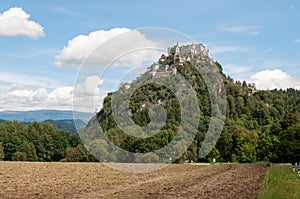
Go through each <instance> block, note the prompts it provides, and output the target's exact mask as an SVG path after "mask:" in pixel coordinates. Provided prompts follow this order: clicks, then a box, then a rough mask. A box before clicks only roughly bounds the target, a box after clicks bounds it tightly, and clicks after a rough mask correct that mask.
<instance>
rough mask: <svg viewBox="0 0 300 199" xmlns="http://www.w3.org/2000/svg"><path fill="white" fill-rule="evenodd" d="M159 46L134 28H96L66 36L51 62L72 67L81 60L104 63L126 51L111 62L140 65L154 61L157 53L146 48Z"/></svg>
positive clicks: (59, 65) (103, 64)
mask: <svg viewBox="0 0 300 199" xmlns="http://www.w3.org/2000/svg"><path fill="white" fill-rule="evenodd" d="M111 38H114V39H111ZM100 45H102V46H101V48H97V47H99V46H100ZM160 47H162V44H161V43H159V42H153V41H151V40H149V39H147V38H146V37H145V36H144V35H143V34H142V33H141V32H139V31H137V30H130V29H128V28H114V29H111V30H108V31H105V30H99V31H95V32H91V33H90V34H89V35H79V36H77V37H75V38H73V39H72V40H70V41H69V42H68V44H67V46H65V47H64V48H63V49H62V50H61V52H60V54H58V55H57V56H55V65H56V66H58V67H76V66H80V65H81V64H82V62H83V61H85V64H91V65H98V66H99V65H100V66H106V65H107V64H109V63H110V62H111V61H112V60H114V59H115V58H117V56H120V55H124V54H126V56H123V57H121V58H120V59H118V61H116V62H115V64H116V65H117V64H121V65H130V66H136V65H138V66H140V65H141V64H143V63H144V62H146V61H156V60H157V59H158V56H159V54H160V53H161V52H159V53H153V51H152V52H150V51H149V50H147V49H148V48H160ZM129 51H130V52H132V51H134V53H129V54H128V52H129ZM87 57H88V59H86V58H87Z"/></svg>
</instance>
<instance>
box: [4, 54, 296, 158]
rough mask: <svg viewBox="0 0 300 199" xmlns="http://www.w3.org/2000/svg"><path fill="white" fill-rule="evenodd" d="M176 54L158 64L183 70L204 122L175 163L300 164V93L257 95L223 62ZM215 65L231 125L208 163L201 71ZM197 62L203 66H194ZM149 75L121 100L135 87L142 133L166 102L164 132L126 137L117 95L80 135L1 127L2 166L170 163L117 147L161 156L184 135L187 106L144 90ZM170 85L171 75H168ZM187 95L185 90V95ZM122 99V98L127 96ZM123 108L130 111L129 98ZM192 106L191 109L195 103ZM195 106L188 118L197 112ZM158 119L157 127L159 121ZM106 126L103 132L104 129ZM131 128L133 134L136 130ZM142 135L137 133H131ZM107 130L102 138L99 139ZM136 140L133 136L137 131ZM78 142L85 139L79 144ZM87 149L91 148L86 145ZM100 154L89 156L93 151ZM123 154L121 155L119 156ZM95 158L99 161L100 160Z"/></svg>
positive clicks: (166, 92)
mask: <svg viewBox="0 0 300 199" xmlns="http://www.w3.org/2000/svg"><path fill="white" fill-rule="evenodd" d="M174 60H175V59H174V54H171V55H169V56H168V57H165V58H164V59H163V60H161V59H160V61H159V67H160V68H159V69H158V70H164V68H165V67H166V66H176V69H177V71H178V73H180V74H181V75H182V76H184V78H185V79H186V80H187V81H188V82H189V84H190V85H191V86H192V88H193V89H194V91H196V93H197V99H198V102H199V109H200V116H197V118H198V119H199V127H198V129H197V133H196V135H195V136H194V138H193V142H192V144H191V145H189V147H188V149H187V150H185V151H186V152H185V153H183V155H181V156H180V157H179V158H178V159H177V160H176V161H175V162H183V161H193V162H197V161H201V162H202V161H208V162H211V161H212V160H213V159H216V160H217V161H218V162H241V163H244V162H258V161H271V162H290V163H296V162H299V161H300V91H299V90H295V89H293V88H290V89H286V90H281V89H275V90H266V91H263V90H257V89H256V88H255V85H253V84H248V83H247V82H245V81H243V82H239V81H234V80H233V79H232V78H231V77H229V76H226V75H225V74H224V73H223V71H222V66H221V65H220V64H219V63H218V62H213V63H211V61H210V60H211V59H210V58H209V57H206V59H202V61H200V62H193V60H191V61H185V62H183V63H181V64H176V63H174ZM209 62H210V63H211V64H214V65H215V66H216V67H217V68H218V72H219V73H220V74H221V77H222V81H223V83H224V86H225V90H226V101H227V102H226V106H227V107H226V120H225V125H224V128H223V130H222V133H221V135H220V138H219V139H218V141H217V143H216V145H215V146H214V147H213V149H212V150H211V151H210V153H209V154H208V155H207V156H206V157H204V158H203V157H201V156H200V155H199V153H200V148H201V146H202V144H203V140H204V138H205V136H206V133H207V130H208V126H209V122H210V120H211V115H212V113H211V111H212V109H211V108H210V107H211V99H210V97H209V91H208V88H207V85H206V84H205V81H204V80H203V78H202V76H201V75H200V74H199V72H198V71H197V70H195V67H206V65H207V63H209ZM194 63H197V64H194ZM149 74H150V73H149V71H148V72H146V73H144V74H142V75H141V76H139V77H138V78H137V79H136V80H134V81H133V82H132V83H131V84H130V87H131V88H129V89H128V88H125V86H124V85H121V86H120V88H119V90H118V91H116V92H114V93H113V94H114V95H119V96H121V97H122V96H124V95H126V93H128V92H129V91H130V90H131V89H133V90H134V92H133V94H132V95H131V96H130V103H129V111H128V112H129V113H128V114H129V115H130V118H131V121H133V122H134V125H138V126H140V127H147V126H148V127H149V129H151V128H152V127H153V128H154V127H157V126H159V123H160V122H161V121H160V120H159V118H160V117H157V118H153V117H152V116H151V111H152V109H151V106H152V105H153V104H159V105H161V106H162V107H163V108H164V109H165V110H166V115H164V114H162V115H161V117H162V118H164V117H166V120H165V124H164V126H162V127H161V128H160V131H159V132H157V133H156V134H153V135H152V136H150V137H148V138H138V137H135V136H132V135H128V134H126V133H124V132H123V130H122V128H120V126H119V125H117V122H116V119H117V118H115V117H114V116H115V115H114V113H113V111H112V94H109V95H108V96H107V97H106V98H105V99H104V102H103V108H102V109H101V111H100V112H99V113H97V115H96V116H95V117H93V118H92V119H91V120H90V122H89V124H88V125H87V127H86V128H85V129H84V130H83V131H82V132H80V133H79V134H75V135H72V134H71V133H69V132H66V131H62V130H58V129H57V128H55V127H54V126H52V125H51V124H49V123H43V122H41V123H39V122H32V123H29V124H26V125H25V124H23V123H21V122H4V123H2V124H0V160H1V159H3V160H27V161H95V160H96V159H97V160H98V161H115V160H116V159H117V160H118V161H120V160H121V161H124V162H128V161H129V162H132V161H135V162H166V161H168V159H165V157H164V154H151V155H149V156H144V157H143V158H141V157H140V156H138V155H137V156H131V157H128V156H124V157H123V156H122V153H119V154H118V152H116V151H113V150H114V148H113V147H112V146H111V143H113V145H115V146H117V147H119V148H121V149H123V150H126V151H130V152H132V153H144V154H147V153H148V152H151V151H153V150H158V149H160V148H162V147H164V146H165V145H167V144H168V143H170V142H171V141H172V140H173V138H174V137H175V136H176V134H177V133H178V129H179V128H180V125H181V124H180V123H181V118H182V117H181V114H182V113H180V103H179V101H178V99H177V98H176V96H175V94H174V93H173V92H172V91H171V90H170V89H169V88H166V87H165V86H162V85H161V84H156V83H155V82H152V83H149V84H145V85H143V86H139V82H141V81H142V80H144V79H146V78H149ZM162 79H163V80H162V81H164V79H165V81H168V79H169V78H168V77H162ZM181 92H184V91H181ZM120 99H122V98H120ZM118 105H119V108H120V109H122V107H125V104H124V102H123V101H122V100H120V101H119V102H118ZM191 107H192V105H191ZM193 111H194V110H193V108H191V109H190V110H189V112H187V113H185V114H191V115H192V114H193ZM153 119H154V120H156V121H154V122H152V120H153ZM99 127H101V131H99ZM127 130H129V131H130V128H128V129H127ZM131 130H132V131H135V129H134V128H132V129H131ZM99 132H101V133H99ZM133 134H134V132H133ZM79 137H80V138H81V139H79ZM84 145H85V147H83V146H84ZM88 151H90V153H91V154H92V155H93V156H92V155H90V154H89V153H88ZM117 156H122V157H117ZM95 158H96V159H95Z"/></svg>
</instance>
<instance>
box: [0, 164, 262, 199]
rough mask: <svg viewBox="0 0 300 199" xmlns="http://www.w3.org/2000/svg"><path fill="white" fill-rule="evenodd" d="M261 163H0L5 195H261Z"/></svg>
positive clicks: (0, 185)
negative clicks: (140, 168) (146, 169)
mask: <svg viewBox="0 0 300 199" xmlns="http://www.w3.org/2000/svg"><path fill="white" fill-rule="evenodd" d="M266 171H267V168H266V167H264V166H262V165H259V164H221V165H191V164H179V165H171V166H169V167H165V168H163V169H161V170H157V171H154V172H150V173H143V174H132V173H123V172H119V171H116V170H113V169H111V168H109V167H106V166H104V165H103V164H100V163H38V162H0V198H218V199H219V198H257V196H258V193H259V191H260V187H261V183H262V181H263V179H264V177H265V174H266Z"/></svg>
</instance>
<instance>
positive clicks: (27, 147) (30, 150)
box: [19, 141, 38, 161]
mask: <svg viewBox="0 0 300 199" xmlns="http://www.w3.org/2000/svg"><path fill="white" fill-rule="evenodd" d="M19 152H22V153H24V154H25V155H26V160H27V161H37V160H38V157H37V155H36V151H35V148H34V145H33V143H32V142H26V141H25V142H23V143H22V144H21V146H20V150H19Z"/></svg>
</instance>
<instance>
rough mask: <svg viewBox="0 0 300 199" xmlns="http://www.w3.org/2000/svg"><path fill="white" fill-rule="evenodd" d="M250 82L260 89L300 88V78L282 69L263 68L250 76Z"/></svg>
mask: <svg viewBox="0 0 300 199" xmlns="http://www.w3.org/2000/svg"><path fill="white" fill-rule="evenodd" d="M249 81H250V82H252V83H255V85H256V87H257V88H258V89H270V90H271V89H275V88H278V89H280V88H281V89H287V88H295V89H300V80H299V79H295V78H293V77H291V76H290V75H288V74H287V73H285V72H283V71H282V70H280V69H274V70H263V71H260V72H258V73H256V74H254V75H251V76H250V80H249Z"/></svg>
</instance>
